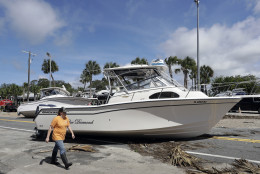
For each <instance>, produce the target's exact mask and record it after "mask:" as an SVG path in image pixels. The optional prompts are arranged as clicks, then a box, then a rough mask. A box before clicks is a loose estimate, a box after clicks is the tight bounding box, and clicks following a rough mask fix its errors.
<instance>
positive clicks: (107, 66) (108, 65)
mask: <svg viewBox="0 0 260 174" xmlns="http://www.w3.org/2000/svg"><path fill="white" fill-rule="evenodd" d="M115 67H119V65H118V64H117V63H115V62H107V63H106V64H105V65H104V67H103V69H106V68H115Z"/></svg>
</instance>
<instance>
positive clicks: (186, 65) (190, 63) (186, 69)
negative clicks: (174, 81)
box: [175, 56, 196, 88]
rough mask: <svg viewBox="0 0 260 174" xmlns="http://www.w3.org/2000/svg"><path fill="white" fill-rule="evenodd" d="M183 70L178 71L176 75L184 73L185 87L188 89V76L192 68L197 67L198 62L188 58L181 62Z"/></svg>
mask: <svg viewBox="0 0 260 174" xmlns="http://www.w3.org/2000/svg"><path fill="white" fill-rule="evenodd" d="M180 65H181V68H180V69H176V70H175V73H179V72H180V71H182V72H183V75H184V87H185V88H187V87H188V75H189V73H190V72H191V70H192V67H194V66H195V65H196V62H195V60H194V59H193V58H191V57H189V56H187V57H186V58H185V59H183V60H181V61H180Z"/></svg>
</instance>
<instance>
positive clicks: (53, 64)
mask: <svg viewBox="0 0 260 174" xmlns="http://www.w3.org/2000/svg"><path fill="white" fill-rule="evenodd" d="M42 71H43V73H44V74H48V73H50V59H44V61H43V64H42ZM57 71H59V67H58V65H57V64H56V62H55V61H54V60H51V72H52V73H54V72H57ZM51 78H52V81H54V78H53V76H51Z"/></svg>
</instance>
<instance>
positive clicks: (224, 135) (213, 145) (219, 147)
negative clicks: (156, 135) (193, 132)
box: [0, 114, 260, 172]
mask: <svg viewBox="0 0 260 174" xmlns="http://www.w3.org/2000/svg"><path fill="white" fill-rule="evenodd" d="M248 124H249V123H248ZM34 127H35V125H34V122H33V119H28V118H24V117H8V116H1V114H0V128H4V129H6V130H13V131H14V130H15V129H18V130H19V131H26V130H27V131H28V133H29V132H30V133H31V134H32V133H33V130H34ZM83 141H85V142H83V143H88V144H92V145H103V146H104V145H105V146H107V147H109V148H119V149H121V150H129V149H128V146H127V145H126V144H124V141H122V140H118V139H115V138H114V139H111V138H104V137H103V138H95V137H94V138H93V137H92V138H83ZM181 142H182V143H183V144H184V145H185V149H186V151H187V152H188V153H191V154H193V155H195V156H198V157H200V158H203V159H206V160H209V161H211V162H219V163H223V162H224V163H230V164H231V163H232V162H234V159H235V158H237V159H239V158H243V159H247V160H250V161H251V162H253V163H258V164H260V152H259V149H260V125H259V128H253V129H250V128H247V129H245V128H225V127H223V128H220V127H215V128H213V129H212V130H211V131H210V133H209V134H208V135H205V136H202V137H199V138H195V139H189V140H185V141H183V140H182V141H181ZM114 153H117V152H114ZM89 159H90V160H94V161H95V160H96V159H95V158H94V157H89ZM79 163H81V164H82V163H86V164H88V163H89V162H84V160H83V158H81V160H79ZM0 172H1V171H0Z"/></svg>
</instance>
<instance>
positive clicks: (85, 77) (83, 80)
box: [79, 69, 90, 91]
mask: <svg viewBox="0 0 260 174" xmlns="http://www.w3.org/2000/svg"><path fill="white" fill-rule="evenodd" d="M79 81H80V82H81V83H83V84H84V87H83V91H84V90H85V88H86V84H87V83H88V82H90V73H89V72H88V71H87V70H86V69H84V70H83V72H82V74H81V75H80V80H79Z"/></svg>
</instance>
